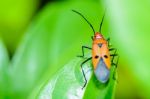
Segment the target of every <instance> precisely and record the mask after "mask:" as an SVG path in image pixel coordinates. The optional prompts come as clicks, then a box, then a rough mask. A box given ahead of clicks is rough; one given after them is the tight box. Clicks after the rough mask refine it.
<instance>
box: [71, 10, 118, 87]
mask: <svg viewBox="0 0 150 99" xmlns="http://www.w3.org/2000/svg"><path fill="white" fill-rule="evenodd" d="M72 11H73V12H75V13H77V14H78V15H80V16H81V17H82V18H83V19H84V20H85V21H86V22H87V23H88V24H89V25H90V27H91V28H92V30H93V33H94V36H92V37H91V38H92V41H93V43H92V48H90V47H87V46H82V55H81V56H78V57H81V58H84V49H89V50H92V57H89V58H87V59H86V60H84V61H83V62H82V63H81V69H82V73H83V76H84V79H85V84H84V85H83V87H82V89H83V88H84V87H85V86H86V84H87V79H86V76H85V73H84V70H83V64H85V63H86V62H88V61H89V60H91V59H92V64H93V68H94V74H95V76H96V78H97V79H98V81H100V82H101V83H106V82H107V81H108V80H109V75H110V67H111V66H112V65H114V66H116V67H117V64H118V59H117V62H116V63H114V62H113V60H114V57H115V56H118V54H117V53H116V51H117V49H115V48H110V44H109V41H110V38H108V39H105V38H104V37H103V35H102V32H101V27H102V24H103V20H104V16H105V14H104V16H103V17H102V21H101V24H100V28H99V32H95V30H94V28H93V26H92V24H91V23H90V22H89V21H88V20H87V19H86V18H85V17H84V16H83V15H82V14H81V13H80V12H78V11H76V10H72ZM110 51H114V53H113V54H110ZM114 79H115V78H114Z"/></svg>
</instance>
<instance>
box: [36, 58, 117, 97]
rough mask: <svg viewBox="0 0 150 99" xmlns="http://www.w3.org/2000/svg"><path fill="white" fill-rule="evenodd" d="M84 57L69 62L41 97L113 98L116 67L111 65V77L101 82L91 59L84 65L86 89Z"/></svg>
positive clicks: (50, 82)
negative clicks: (81, 66) (105, 81)
mask: <svg viewBox="0 0 150 99" xmlns="http://www.w3.org/2000/svg"><path fill="white" fill-rule="evenodd" d="M82 62H83V59H79V58H75V59H73V60H71V61H70V62H69V63H67V64H66V65H65V66H63V68H62V69H61V70H60V71H59V72H57V73H56V74H55V75H54V76H53V78H52V79H51V80H50V81H49V82H48V83H47V85H46V86H45V87H44V88H43V90H42V91H41V93H40V95H39V97H38V98H39V99H45V98H49V99H58V98H60V97H61V99H82V98H83V99H112V98H114V91H115V90H114V87H115V82H116V81H115V80H114V79H113V76H114V73H115V69H116V68H115V67H111V74H110V79H109V81H108V82H107V83H105V84H102V83H100V82H99V81H98V80H97V79H96V77H95V75H94V74H93V68H92V65H91V61H89V62H88V63H86V64H85V65H83V69H84V72H85V75H86V79H87V81H88V84H87V85H86V87H85V88H84V89H82V87H83V85H84V77H83V74H82V71H81V68H80V64H81V63H82ZM92 91H94V92H92Z"/></svg>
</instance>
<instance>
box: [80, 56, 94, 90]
mask: <svg viewBox="0 0 150 99" xmlns="http://www.w3.org/2000/svg"><path fill="white" fill-rule="evenodd" d="M91 59H92V57H90V58H88V59H86V60H85V61H83V62H82V63H81V69H82V73H83V77H84V80H85V83H84V85H83V87H82V89H83V88H84V87H85V86H86V84H87V80H86V77H85V73H84V70H83V64H84V63H86V62H87V61H89V60H91Z"/></svg>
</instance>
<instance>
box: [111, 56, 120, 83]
mask: <svg viewBox="0 0 150 99" xmlns="http://www.w3.org/2000/svg"><path fill="white" fill-rule="evenodd" d="M118 61H119V56H118V57H117V62H116V63H112V64H113V65H114V66H115V67H116V68H117V66H118ZM113 79H114V80H116V77H115V71H114V73H113ZM117 82H118V81H117Z"/></svg>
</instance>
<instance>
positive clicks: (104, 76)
mask: <svg viewBox="0 0 150 99" xmlns="http://www.w3.org/2000/svg"><path fill="white" fill-rule="evenodd" d="M94 73H95V75H96V77H97V79H98V80H99V81H100V82H102V83H105V82H107V81H108V79H109V74H110V70H109V69H108V68H107V67H106V64H105V63H104V60H103V58H100V60H99V62H98V64H97V67H96V69H95V70H94Z"/></svg>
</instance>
